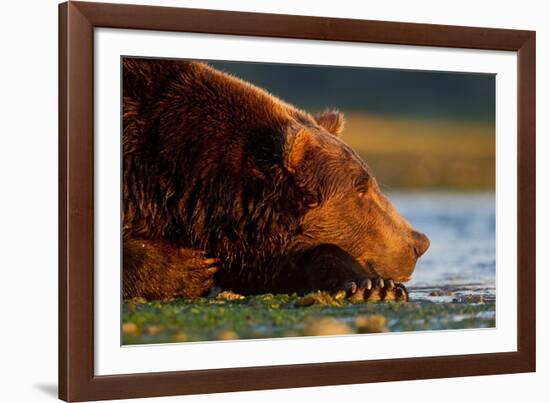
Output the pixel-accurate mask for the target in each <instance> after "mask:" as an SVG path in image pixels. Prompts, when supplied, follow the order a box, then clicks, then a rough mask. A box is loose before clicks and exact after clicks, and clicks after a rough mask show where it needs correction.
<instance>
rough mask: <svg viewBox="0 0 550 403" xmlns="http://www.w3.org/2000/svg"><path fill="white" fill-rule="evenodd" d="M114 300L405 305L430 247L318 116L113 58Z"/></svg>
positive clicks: (334, 117)
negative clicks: (270, 296) (264, 297)
mask: <svg viewBox="0 0 550 403" xmlns="http://www.w3.org/2000/svg"><path fill="white" fill-rule="evenodd" d="M122 69H123V71H122V74H123V138H122V144H123V180H122V183H123V218H122V220H123V228H122V235H123V297H124V298H132V297H136V296H140V297H144V298H148V299H167V298H175V297H186V298H189V297H199V296H203V295H205V294H206V293H207V292H208V290H209V289H210V288H211V287H212V286H214V285H215V286H217V287H219V288H221V289H226V290H232V291H234V292H238V293H241V294H256V293H266V292H270V293H306V292H309V291H314V290H326V291H329V292H334V291H337V290H346V291H347V293H348V295H349V296H350V297H351V298H354V299H367V300H370V299H383V300H403V299H406V298H407V294H406V290H405V288H404V287H403V286H402V285H401V284H399V283H398V284H396V283H394V281H397V282H404V281H407V280H408V279H409V278H410V276H411V274H412V272H413V270H414V267H415V264H416V261H417V259H418V258H419V257H420V256H421V255H422V254H423V253H424V252H425V251H426V250H427V248H428V246H429V241H428V238H427V237H426V236H425V235H424V234H421V233H419V232H417V231H415V230H414V229H413V228H412V227H411V225H410V224H409V223H408V222H407V221H406V220H405V219H404V218H403V217H401V216H400V215H399V213H398V212H397V211H396V209H395V208H394V207H393V206H392V204H391V203H390V201H389V200H388V199H387V198H386V197H385V196H384V195H383V194H382V192H381V191H380V188H379V187H378V185H377V182H376V179H375V178H374V176H373V173H372V172H371V170H370V169H369V167H368V166H367V165H366V164H365V162H364V161H363V160H362V159H361V158H360V157H359V156H358V155H357V154H356V153H355V152H354V151H353V150H352V149H351V148H350V147H349V146H347V145H346V144H345V143H344V142H343V141H342V140H341V138H340V134H341V132H342V130H343V126H344V118H343V115H342V114H341V113H339V112H337V111H327V112H325V113H322V114H320V115H318V116H311V115H310V114H308V113H306V112H304V111H302V110H299V109H297V108H295V107H293V106H292V105H289V104H287V103H285V102H283V101H281V100H279V99H277V98H275V97H274V96H272V95H271V94H269V93H268V92H266V91H264V90H262V89H260V88H257V87H255V86H254V85H252V84H249V83H247V82H244V81H242V80H240V79H238V78H236V77H233V76H231V75H229V74H225V73H223V72H220V71H218V70H216V69H214V68H212V67H210V66H208V65H207V64H204V63H200V62H195V61H175V60H158V59H157V60H155V59H143V58H124V59H123V62H122Z"/></svg>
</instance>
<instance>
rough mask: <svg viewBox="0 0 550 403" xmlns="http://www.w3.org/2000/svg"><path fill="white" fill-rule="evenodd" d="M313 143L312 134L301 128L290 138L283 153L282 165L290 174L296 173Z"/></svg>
mask: <svg viewBox="0 0 550 403" xmlns="http://www.w3.org/2000/svg"><path fill="white" fill-rule="evenodd" d="M313 141H314V140H313V133H311V132H310V131H309V130H308V129H306V128H301V129H299V130H298V131H297V132H296V133H295V134H294V135H292V136H290V139H289V141H288V142H287V144H286V146H285V152H284V160H285V161H284V164H285V166H286V168H287V169H288V170H289V171H290V172H295V171H296V167H297V166H298V165H300V163H301V162H302V161H303V159H304V158H305V156H306V154H307V151H308V149H310V148H311V146H312V144H313Z"/></svg>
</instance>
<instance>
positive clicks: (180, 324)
mask: <svg viewBox="0 0 550 403" xmlns="http://www.w3.org/2000/svg"><path fill="white" fill-rule="evenodd" d="M494 312H495V304H494V303H492V302H491V303H484V304H467V303H431V302H412V303H385V302H381V303H372V302H369V303H364V302H359V303H352V302H349V301H347V300H344V299H341V298H338V297H336V298H334V297H330V296H327V295H326V294H317V295H314V296H313V297H311V296H310V297H308V298H300V297H298V296H296V295H272V294H265V295H259V296H251V297H247V298H243V299H235V300H226V299H215V298H201V299H195V300H173V301H165V302H162V301H149V302H147V301H143V300H141V301H140V300H129V301H124V303H123V312H122V321H123V344H126V345H127V344H149V343H167V342H193V341H211V340H230V339H251V338H252V339H259V338H273V337H295V336H316V335H330V334H355V333H374V332H386V331H389V332H403V331H421V330H441V329H465V328H485V327H494V326H495V315H494Z"/></svg>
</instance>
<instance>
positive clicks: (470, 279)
mask: <svg viewBox="0 0 550 403" xmlns="http://www.w3.org/2000/svg"><path fill="white" fill-rule="evenodd" d="M389 198H390V200H392V202H393V203H394V204H395V206H396V207H397V208H398V210H399V211H400V212H401V214H402V215H403V216H404V217H406V218H407V219H408V220H409V221H410V222H411V223H412V224H413V226H414V227H415V228H416V229H418V230H419V231H422V232H424V233H425V234H426V235H428V237H429V238H430V242H431V245H430V249H429V250H428V251H427V252H426V254H425V255H424V256H422V258H420V260H419V261H418V264H417V268H416V270H415V272H414V274H413V277H412V279H411V281H410V282H408V283H407V286H408V288H409V291H410V297H411V300H431V301H433V302H438V301H441V302H442V301H449V302H450V301H457V300H458V301H464V302H478V301H481V300H485V301H494V298H495V272H496V265H495V197H494V194H493V193H396V194H389Z"/></svg>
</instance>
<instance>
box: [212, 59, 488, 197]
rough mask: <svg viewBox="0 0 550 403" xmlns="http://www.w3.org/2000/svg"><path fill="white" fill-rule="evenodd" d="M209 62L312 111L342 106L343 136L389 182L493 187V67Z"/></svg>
mask: <svg viewBox="0 0 550 403" xmlns="http://www.w3.org/2000/svg"><path fill="white" fill-rule="evenodd" d="M209 64H211V65H212V66H214V67H216V68H217V69H219V70H223V71H225V72H228V73H231V74H233V75H235V76H237V77H240V78H242V79H244V80H246V81H249V82H251V83H253V84H256V85H257V86H259V87H262V88H265V89H267V90H268V91H269V92H271V93H272V94H273V95H275V96H277V97H279V98H281V99H283V100H284V101H287V102H289V103H291V104H293V105H296V106H298V107H299V108H301V109H304V110H306V111H307V112H310V113H316V112H320V111H322V110H324V109H326V108H336V109H339V110H340V111H342V112H344V113H345V115H346V121H347V124H346V129H345V130H344V135H343V139H344V141H345V142H346V143H348V144H349V145H351V146H352V147H353V148H354V149H355V150H356V151H357V152H358V153H359V154H360V155H361V157H362V158H363V159H364V160H365V161H366V162H367V164H368V165H369V166H370V167H371V168H372V169H373V171H374V173H375V175H376V178H377V179H378V181H379V182H380V184H381V186H382V188H383V189H385V190H392V189H393V190H395V189H407V190H412V189H416V190H427V189H439V190H460V191H472V190H490V191H492V190H493V189H494V186H495V76H494V75H491V74H464V73H450V72H426V71H411V70H389V69H371V68H356V67H330V66H308V65H288V64H266V63H241V62H216V61H209Z"/></svg>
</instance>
